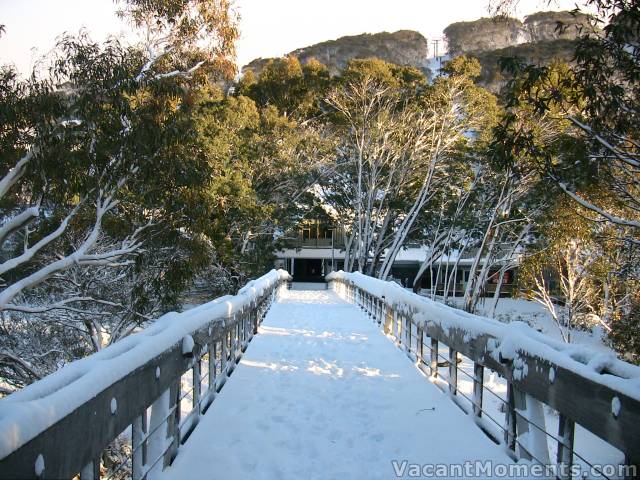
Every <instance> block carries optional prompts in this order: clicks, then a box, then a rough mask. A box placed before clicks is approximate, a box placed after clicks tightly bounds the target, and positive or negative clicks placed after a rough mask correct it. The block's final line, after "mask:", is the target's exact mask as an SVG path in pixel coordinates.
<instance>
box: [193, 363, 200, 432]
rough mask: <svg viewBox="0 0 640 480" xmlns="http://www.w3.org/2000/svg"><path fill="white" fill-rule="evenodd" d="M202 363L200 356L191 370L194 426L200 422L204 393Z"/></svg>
mask: <svg viewBox="0 0 640 480" xmlns="http://www.w3.org/2000/svg"><path fill="white" fill-rule="evenodd" d="M201 361H202V357H200V354H198V355H197V356H196V357H195V358H194V359H193V367H192V368H191V372H192V374H193V412H192V413H191V415H193V425H194V426H195V425H196V424H197V423H198V421H199V420H200V398H201V393H202V383H201V382H200V375H201V373H200V371H201V369H202V365H201V364H200V362H201ZM192 428H193V427H192Z"/></svg>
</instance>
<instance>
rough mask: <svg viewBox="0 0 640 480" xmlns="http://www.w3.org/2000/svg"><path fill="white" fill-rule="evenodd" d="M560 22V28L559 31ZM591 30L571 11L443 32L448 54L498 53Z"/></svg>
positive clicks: (485, 22)
mask: <svg viewBox="0 0 640 480" xmlns="http://www.w3.org/2000/svg"><path fill="white" fill-rule="evenodd" d="M559 23H561V24H562V25H563V27H562V28H561V29H559V28H558V24H559ZM582 31H593V28H592V26H591V25H590V22H589V17H588V16H587V15H584V14H581V13H576V14H573V13H572V12H538V13H534V14H533V15H529V16H527V17H525V19H524V21H520V20H518V19H516V18H481V19H479V20H474V21H473V22H457V23H452V24H451V25H449V26H448V27H447V28H445V30H444V34H445V36H446V38H447V42H448V44H449V53H450V54H451V55H454V56H455V55H461V54H466V53H470V52H476V51H489V50H497V49H501V48H506V47H513V46H514V45H520V44H524V43H537V42H550V41H554V40H558V39H564V40H575V39H576V38H577V37H578V35H579V34H580V32H582Z"/></svg>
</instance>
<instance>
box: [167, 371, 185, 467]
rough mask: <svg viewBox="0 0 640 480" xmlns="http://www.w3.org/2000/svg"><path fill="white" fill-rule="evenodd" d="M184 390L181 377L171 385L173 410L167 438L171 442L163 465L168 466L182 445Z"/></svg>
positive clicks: (168, 422) (170, 404)
mask: <svg viewBox="0 0 640 480" xmlns="http://www.w3.org/2000/svg"><path fill="white" fill-rule="evenodd" d="M181 391H182V388H181V385H180V378H178V379H177V380H175V381H174V382H173V383H172V384H171V387H169V411H171V410H172V409H173V412H172V413H171V414H170V415H169V417H168V418H167V432H166V438H167V440H168V441H169V442H170V443H169V447H168V448H167V451H166V452H165V454H164V461H163V466H164V467H168V466H169V465H171V462H173V459H174V458H176V455H177V454H178V447H179V446H180V393H181Z"/></svg>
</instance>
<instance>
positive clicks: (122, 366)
mask: <svg viewBox="0 0 640 480" xmlns="http://www.w3.org/2000/svg"><path fill="white" fill-rule="evenodd" d="M289 280H290V275H289V274H288V273H287V272H286V271H284V270H278V271H276V270H272V271H271V272H269V273H267V274H266V275H264V276H262V277H260V278H259V279H257V280H254V281H251V282H249V283H248V284H247V285H246V286H245V287H243V288H242V289H240V290H239V291H238V293H237V295H233V296H231V295H228V296H224V297H221V298H218V299H216V300H213V301H212V302H209V303H206V304H203V305H200V306H198V307H195V308H193V309H191V310H188V311H186V312H182V313H176V312H171V313H167V314H165V315H163V316H162V317H160V318H158V319H157V320H156V321H155V322H154V323H153V324H152V325H151V326H149V327H148V328H146V329H144V330H142V331H140V332H138V333H136V334H134V335H131V336H129V337H127V338H124V339H123V340H121V341H119V342H117V343H115V344H113V345H111V346H109V347H107V348H105V349H104V350H102V351H100V352H98V353H96V354H94V355H91V356H89V357H87V358H84V359H81V360H78V361H75V362H72V363H70V364H68V365H66V366H65V367H64V368H62V369H60V370H59V371H57V372H55V373H53V374H52V375H49V376H47V377H45V378H44V379H42V380H40V381H37V382H35V383H33V384H31V385H29V386H27V387H25V388H23V389H22V390H20V391H18V392H15V393H13V394H11V395H9V396H8V397H6V398H3V399H1V400H0V432H2V434H1V435H0V478H71V477H73V476H75V475H76V474H78V473H80V472H82V478H83V479H85V478H98V477H99V465H100V462H99V458H100V455H101V453H102V451H103V450H104V449H105V448H106V447H107V446H108V445H109V443H110V442H111V441H113V440H114V439H115V438H116V437H118V435H119V434H120V433H121V432H123V431H125V430H127V429H129V431H130V433H131V436H132V437H133V438H132V443H133V445H132V450H133V455H132V456H133V458H132V459H131V461H130V462H129V468H131V469H132V470H133V477H134V478H136V479H139V478H147V477H150V476H152V474H153V472H154V471H156V470H157V469H158V468H159V469H160V470H161V469H162V468H163V466H166V465H167V464H170V462H171V461H172V460H173V458H174V457H175V455H176V453H177V448H178V445H179V443H180V442H181V441H184V439H185V437H187V436H188V435H189V434H190V433H191V431H192V430H193V428H195V426H196V424H197V419H198V417H199V415H200V413H203V412H204V411H205V410H206V409H207V408H208V407H209V405H210V404H211V402H212V401H213V398H214V397H215V394H216V393H217V391H219V390H220V388H222V385H223V384H224V382H225V379H226V376H227V375H229V374H230V373H231V372H232V371H233V369H234V367H235V364H236V362H237V361H239V357H240V356H241V355H242V352H243V351H244V350H245V348H246V347H247V344H248V342H249V341H250V340H251V338H252V337H253V335H254V333H256V332H257V327H258V325H259V324H260V322H261V321H262V318H263V317H264V315H265V314H266V311H267V310H268V308H269V306H270V305H271V303H272V301H273V300H274V299H275V298H276V296H277V293H278V290H279V288H280V287H282V286H283V285H284V284H285V283H286V282H288V281H289ZM203 361H206V363H207V365H206V368H205V370H206V375H204V376H203V375H202V374H201V370H202V367H203V365H202V363H203ZM189 371H190V372H191V373H192V377H191V378H192V385H193V387H192V388H191V390H190V391H189V392H187V394H185V395H184V396H183V395H181V392H182V390H183V386H182V385H181V378H182V376H183V375H184V374H185V372H189ZM205 377H206V378H205ZM203 386H205V387H206V391H205V392H203V391H202V387H203ZM187 396H189V397H191V398H192V400H193V409H192V410H191V412H190V413H189V415H188V416H187V417H186V418H185V419H184V421H183V422H181V421H180V403H181V402H182V401H183V400H184V398H185V397H187ZM163 426H166V429H165V428H161V427H163ZM154 469H155V470H154Z"/></svg>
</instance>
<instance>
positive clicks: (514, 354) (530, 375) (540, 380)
mask: <svg viewBox="0 0 640 480" xmlns="http://www.w3.org/2000/svg"><path fill="white" fill-rule="evenodd" d="M325 279H326V281H327V282H329V288H331V289H333V290H334V291H336V292H337V293H338V294H339V295H340V296H342V297H343V298H345V299H347V300H349V301H351V302H353V303H356V304H358V305H360V306H361V307H362V308H363V309H364V310H365V311H367V312H368V313H369V315H370V316H372V317H373V318H374V320H377V322H378V324H380V325H381V326H382V327H383V328H384V331H385V333H388V334H391V335H392V336H393V335H394V334H395V335H396V336H397V341H398V343H400V342H403V343H404V344H405V345H404V348H405V349H406V350H412V345H413V344H412V339H411V335H412V333H413V334H415V333H416V332H417V336H418V339H414V340H415V342H416V345H417V346H418V349H417V351H416V352H415V353H416V354H417V355H416V356H417V357H419V358H418V366H419V367H420V368H421V369H422V370H423V371H425V373H427V374H428V375H430V376H432V377H435V376H437V375H438V373H437V369H438V357H439V354H438V343H442V344H444V345H446V346H447V347H449V359H455V360H456V361H452V362H449V368H450V377H451V378H453V379H454V382H453V383H454V385H451V384H450V393H452V394H453V395H455V394H456V392H457V387H456V385H455V383H457V370H456V368H457V367H456V363H457V358H458V357H457V354H458V353H460V354H462V355H464V356H466V357H468V358H469V359H471V360H472V361H473V362H474V376H475V378H474V398H473V399H472V403H473V412H474V414H475V415H476V416H477V417H480V415H481V410H482V389H483V387H482V378H483V376H484V373H483V370H484V368H485V367H486V368H489V369H490V370H493V371H495V372H497V373H498V374H499V375H501V376H502V377H504V378H505V379H506V380H507V385H508V390H507V391H508V396H509V397H510V398H509V399H508V403H509V404H510V405H509V408H510V409H511V410H512V411H511V414H512V421H511V424H512V425H510V426H508V427H509V428H510V430H511V431H510V432H509V433H510V436H511V438H505V442H506V443H507V445H508V446H509V447H510V448H511V449H512V450H515V445H516V442H517V436H518V434H519V433H520V432H518V431H517V429H516V423H520V422H519V421H518V422H516V420H517V416H518V415H520V413H518V412H516V410H517V409H518V408H519V407H520V406H519V405H517V403H518V400H517V399H518V396H519V394H525V395H528V396H530V397H532V398H533V399H535V400H536V401H539V402H542V403H544V404H547V405H549V406H550V407H552V408H554V409H555V410H556V411H558V413H559V424H560V430H561V431H559V432H558V434H559V437H560V438H562V439H563V441H565V443H563V444H562V445H560V448H559V449H558V452H559V453H558V455H559V457H558V460H559V463H560V462H561V461H562V459H561V458H560V456H562V455H564V461H566V463H569V464H570V463H571V459H570V458H567V451H569V452H572V451H573V444H572V443H573V428H574V424H575V423H577V424H579V425H581V426H583V427H584V428H586V429H587V430H589V431H591V432H592V433H594V434H595V435H597V436H598V437H600V438H602V439H603V440H605V441H606V442H607V443H609V444H611V445H613V446H614V447H616V448H618V449H619V450H621V451H622V452H623V453H624V454H625V457H626V460H625V463H626V464H629V465H638V464H639V463H640V430H639V429H638V428H637V425H640V367H638V366H635V365H632V364H629V363H627V362H624V361H621V360H618V359H617V358H616V357H615V356H614V355H613V354H611V355H606V354H602V353H596V352H593V351H592V350H590V349H589V348H587V347H584V346H578V345H571V344H566V343H563V342H559V341H555V340H553V339H550V338H548V337H547V336H545V335H543V334H541V333H540V332H537V331H536V330H534V329H532V328H531V327H529V326H528V325H526V324H524V323H523V322H512V323H509V324H505V323H501V322H498V321H496V320H492V319H489V318H486V317H481V316H478V315H473V314H470V313H467V312H464V311H461V310H459V309H455V308H452V307H449V306H447V305H444V304H442V303H438V302H435V301H432V300H430V299H427V298H425V297H422V296H420V295H417V294H415V293H412V292H410V291H407V290H406V289H404V288H403V287H401V286H400V285H398V284H397V283H395V282H385V281H382V280H378V279H375V278H373V277H369V276H366V275H363V274H361V273H357V272H356V273H345V272H342V271H339V272H332V273H330V274H329V275H327V276H326V278H325ZM403 325H404V326H403ZM396 326H397V327H398V328H396ZM398 329H399V330H398ZM405 335H408V340H407V339H403V337H404V336H405ZM425 337H429V338H430V339H431V345H430V346H429V345H426V346H427V348H429V350H431V359H430V360H431V362H430V365H428V366H427V365H426V363H425V361H424V357H423V355H422V349H423V346H425V344H424V339H425ZM407 343H408V347H407ZM412 351H413V350H412ZM478 382H480V384H479V385H478ZM508 415H509V412H507V416H508ZM507 423H509V422H507ZM569 430H570V432H569ZM563 448H564V450H565V452H564V454H563V452H562V450H563Z"/></svg>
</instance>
